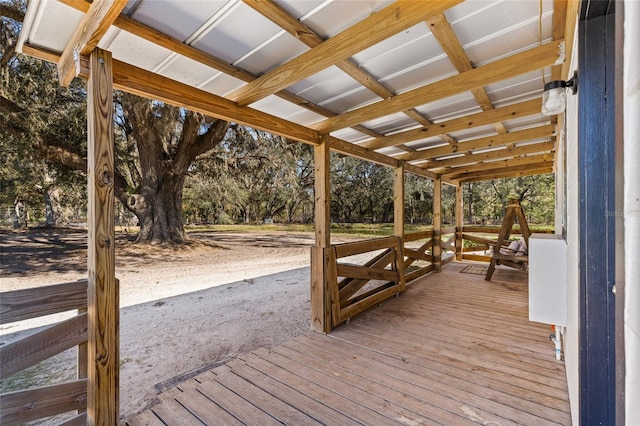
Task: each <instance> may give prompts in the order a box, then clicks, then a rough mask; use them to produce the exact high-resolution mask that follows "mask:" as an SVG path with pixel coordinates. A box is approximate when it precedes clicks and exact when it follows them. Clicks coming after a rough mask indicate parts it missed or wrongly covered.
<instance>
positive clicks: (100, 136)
mask: <svg viewBox="0 0 640 426" xmlns="http://www.w3.org/2000/svg"><path fill="white" fill-rule="evenodd" d="M89 63H90V76H89V82H88V85H87V135H88V141H87V142H88V146H87V189H88V203H87V225H88V228H89V229H88V242H87V265H88V281H89V283H88V288H87V304H88V306H87V312H88V329H87V334H88V343H87V345H88V351H87V377H88V384H87V422H88V423H89V424H100V425H106V424H111V425H116V424H118V417H119V412H118V411H119V400H120V396H119V389H118V387H119V378H120V361H119V349H120V348H119V343H118V336H119V331H118V327H119V319H120V311H119V298H118V283H117V280H116V278H115V223H114V198H113V191H114V189H113V184H114V176H115V174H114V171H115V169H114V130H113V68H112V60H111V53H110V52H107V51H104V50H101V49H95V50H94V51H93V52H91V56H90V59H89Z"/></svg>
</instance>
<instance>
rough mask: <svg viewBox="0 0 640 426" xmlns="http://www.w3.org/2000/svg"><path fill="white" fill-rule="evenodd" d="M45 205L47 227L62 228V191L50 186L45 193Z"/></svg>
mask: <svg viewBox="0 0 640 426" xmlns="http://www.w3.org/2000/svg"><path fill="white" fill-rule="evenodd" d="M44 205H45V216H46V221H47V222H46V223H47V226H60V224H61V222H62V206H61V205H60V190H59V189H58V188H56V187H55V186H49V187H47V189H46V190H45V191H44Z"/></svg>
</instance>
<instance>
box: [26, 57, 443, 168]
mask: <svg viewBox="0 0 640 426" xmlns="http://www.w3.org/2000/svg"><path fill="white" fill-rule="evenodd" d="M22 50H23V52H24V53H25V54H28V55H30V56H33V57H35V58H39V59H42V60H45V61H48V62H53V63H55V62H57V61H58V59H59V56H58V55H57V54H55V53H52V52H48V51H44V50H41V49H38V48H35V47H33V46H30V45H28V44H25V45H24V46H23V49H22ZM88 64H89V61H88V58H87V57H85V56H82V57H81V68H80V75H79V76H80V77H81V78H84V79H87V78H88V76H89V67H88ZM113 68H114V83H113V84H114V87H115V88H117V89H120V90H123V91H125V92H130V93H135V94H137V95H140V96H145V97H148V98H152V99H158V100H160V101H163V102H166V103H168V104H171V105H176V106H180V107H184V108H187V109H190V110H192V111H196V112H200V113H202V114H205V115H209V116H212V117H216V118H222V119H225V120H231V121H234V122H236V123H242V124H246V125H249V126H253V127H255V128H259V129H262V130H265V131H268V132H271V133H274V134H277V135H280V136H284V137H287V138H290V139H294V140H297V141H300V142H304V143H308V144H312V145H315V144H318V143H319V140H320V136H319V135H318V133H317V132H315V131H313V130H311V129H309V128H307V127H304V126H301V125H299V124H296V123H292V122H290V121H287V120H284V119H281V118H278V117H275V116H272V115H270V114H267V113H263V112H261V111H258V110H255V109H252V108H250V107H238V106H237V105H236V104H235V103H234V102H231V101H228V100H227V99H224V98H221V97H219V96H216V95H213V94H211V93H208V92H204V91H202V90H200V89H196V88H193V87H190V86H187V85H186V84H183V83H180V82H177V81H175V80H171V79H169V78H167V77H162V76H159V75H157V74H153V73H151V72H149V71H145V70H142V69H140V68H136V67H134V66H133V65H128V64H125V63H123V62H120V61H115V60H114V61H113ZM331 149H332V150H333V151H336V152H341V153H343V154H346V155H350V156H352V157H356V158H361V159H363V160H367V161H371V162H373V163H376V164H382V165H385V166H389V167H398V164H399V160H397V159H395V158H392V157H389V156H387V155H384V154H380V153H377V152H374V151H369V150H367V149H365V148H362V147H361V146H358V145H355V144H352V143H349V142H346V141H343V140H341V139H337V138H334V137H332V138H331ZM411 173H414V174H417V175H420V176H425V177H429V178H434V177H435V174H434V173H431V172H429V171H428V170H424V169H419V168H417V167H413V168H411Z"/></svg>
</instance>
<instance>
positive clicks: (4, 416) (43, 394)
mask: <svg viewBox="0 0 640 426" xmlns="http://www.w3.org/2000/svg"><path fill="white" fill-rule="evenodd" d="M86 405H87V381H86V380H78V381H75V382H68V383H61V384H56V385H51V386H45V387H41V388H36V389H29V390H25V391H18V392H11V393H5V394H2V395H0V406H1V407H2V411H1V414H0V423H1V424H2V425H5V426H10V425H17V424H22V423H25V422H28V421H31V420H37V419H41V418H43V417H48V416H53V415H56V414H61V413H65V412H67V411H72V410H81V409H83V408H84V407H86ZM75 424H77V423H75ZM113 424H117V423H113Z"/></svg>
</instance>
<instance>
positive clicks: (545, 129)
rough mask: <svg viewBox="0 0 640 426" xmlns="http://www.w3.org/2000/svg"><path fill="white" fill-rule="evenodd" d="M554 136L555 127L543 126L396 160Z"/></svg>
mask: <svg viewBox="0 0 640 426" xmlns="http://www.w3.org/2000/svg"><path fill="white" fill-rule="evenodd" d="M554 134H555V126H554V125H553V124H548V125H545V126H538V127H533V128H531V129H524V130H517V131H514V132H509V133H506V134H503V135H495V136H487V137H484V138H477V139H472V140H468V141H464V142H458V143H456V144H455V145H451V146H441V147H436V148H429V149H424V150H421V151H416V152H412V153H407V154H403V155H400V156H398V157H396V158H398V159H399V160H407V161H412V160H428V159H431V158H436V157H442V156H444V155H448V154H456V153H465V152H469V151H472V150H474V149H483V148H491V147H496V146H501V145H507V146H509V145H513V144H514V143H518V142H525V141H530V140H537V139H542V138H551V137H552V136H553V135H554Z"/></svg>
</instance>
